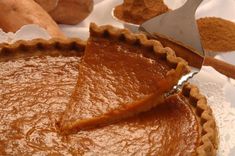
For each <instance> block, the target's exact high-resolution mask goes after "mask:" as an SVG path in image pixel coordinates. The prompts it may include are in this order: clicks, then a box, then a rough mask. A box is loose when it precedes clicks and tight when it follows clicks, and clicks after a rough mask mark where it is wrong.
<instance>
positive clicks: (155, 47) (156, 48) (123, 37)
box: [90, 23, 189, 77]
mask: <svg viewBox="0 0 235 156" xmlns="http://www.w3.org/2000/svg"><path fill="white" fill-rule="evenodd" d="M90 36H92V37H104V38H110V39H115V40H118V41H124V42H126V43H127V44H132V45H135V46H141V47H144V48H149V49H152V51H153V53H154V54H155V55H156V56H157V57H159V58H161V59H163V60H166V61H167V63H168V64H170V65H171V66H172V67H173V68H172V70H170V71H169V72H168V73H167V75H168V74H173V73H178V76H179V77H181V76H182V75H184V74H186V73H187V72H189V66H188V63H187V62H186V61H185V60H184V59H182V58H180V57H177V56H176V55H175V52H174V51H173V50H172V49H171V48H169V47H163V46H162V44H161V43H160V42H159V41H157V40H152V39H148V38H147V36H146V35H144V34H134V33H132V32H130V31H129V30H127V29H119V28H116V27H113V26H111V25H103V26H97V25H96V24H95V23H91V24H90Z"/></svg>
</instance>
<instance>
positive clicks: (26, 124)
mask: <svg viewBox="0 0 235 156" xmlns="http://www.w3.org/2000/svg"><path fill="white" fill-rule="evenodd" d="M92 30H94V31H92ZM112 30H113V31H112ZM116 30H117V29H113V28H110V26H105V27H94V28H92V29H91V36H94V38H93V37H92V42H91V41H88V44H92V45H93V44H97V42H101V43H104V42H105V43H107V44H108V46H110V48H111V49H112V51H111V52H117V51H114V50H113V48H114V47H119V48H118V49H119V50H120V51H122V52H123V49H124V50H125V51H124V53H125V55H124V54H123V55H124V56H125V57H126V56H127V54H126V53H128V57H129V58H134V59H131V60H132V61H133V60H135V61H137V60H138V61H140V62H141V64H145V65H146V66H147V65H149V64H148V63H146V62H151V64H150V65H151V66H150V65H149V66H150V67H151V69H152V68H153V67H152V65H153V64H154V65H155V64H157V65H156V66H158V67H156V68H164V67H165V68H169V67H167V66H166V65H168V64H169V61H167V59H166V58H167V53H171V55H170V56H168V57H170V58H171V57H173V58H176V57H175V56H174V54H173V53H172V50H169V48H163V47H162V46H161V44H160V43H158V45H159V46H160V48H156V51H154V50H153V46H152V44H144V45H145V46H146V47H142V45H143V44H142V43H141V41H143V40H141V39H139V38H137V36H138V35H137V36H136V35H134V34H132V33H129V32H128V31H126V30H119V29H118V31H121V32H122V33H121V34H122V35H116V34H120V33H114V32H115V31H116ZM133 38H134V40H133ZM114 41H115V42H116V43H114ZM133 41H135V42H133ZM145 42H146V43H149V40H147V39H146V38H145ZM151 42H152V41H151ZM107 44H103V46H105V45H107ZM89 46H90V45H88V47H89ZM96 46H97V45H96ZM127 46H128V47H129V48H130V49H134V50H130V51H126V50H127V49H126V47H127ZM159 46H158V47H159ZM0 47H1V48H0V64H1V68H0V93H1V96H0V110H1V111H0V116H1V119H0V155H215V154H216V149H217V130H216V123H215V120H214V117H213V114H212V111H211V109H210V107H209V106H208V104H207V102H206V98H205V97H204V96H203V95H201V94H200V93H199V91H198V89H197V87H195V86H193V85H191V84H186V85H185V86H184V87H183V88H182V90H181V91H179V92H178V93H175V94H173V95H171V96H167V97H165V98H164V99H163V101H161V102H160V103H158V105H157V106H155V107H154V108H152V109H151V110H149V111H146V112H143V113H138V114H136V115H134V116H132V117H129V118H125V119H122V120H121V121H120V120H119V121H118V122H114V123H113V122H111V123H110V124H107V125H105V126H102V127H97V128H96V127H94V128H93V129H89V130H81V131H78V132H76V133H74V131H73V133H71V134H70V133H69V134H68V133H67V135H63V134H61V127H58V122H59V123H60V121H61V118H63V117H64V114H65V113H66V112H67V111H68V110H69V109H68V107H70V106H73V105H71V104H73V102H74V100H80V99H77V98H76V97H77V95H76V94H75V93H77V90H78V88H79V87H78V85H79V83H81V84H82V85H84V84H83V83H82V82H80V81H79V77H80V75H79V74H80V72H81V74H83V75H86V73H85V72H84V71H85V70H84V69H82V68H84V67H89V68H90V66H83V65H84V63H86V62H85V61H84V60H83V59H84V58H85V57H86V56H85V55H87V54H86V52H87V47H86V44H85V43H84V42H82V41H80V40H78V39H68V40H50V41H44V40H34V41H28V42H23V41H20V42H18V43H15V44H13V45H7V44H6V45H1V46H0ZM91 47H92V46H90V48H91ZM94 48H97V52H100V51H99V50H100V49H98V48H102V47H99V46H98V47H94ZM145 48H146V49H145ZM85 49H86V50H85ZM102 49H103V50H104V51H107V49H106V48H102ZM88 50H89V49H88ZM134 51H135V53H134ZM168 51H171V52H168ZM84 52H85V55H84ZM95 52H96V51H93V53H90V54H91V55H96V53H95ZM129 52H130V53H131V54H129ZM88 54H89V53H88ZM101 54H103V57H101V56H100V55H98V54H97V57H98V56H99V57H98V58H100V59H101V58H106V57H108V56H104V55H106V54H110V53H108V52H107V53H106V52H102V53H101ZM111 56H116V55H111ZM118 56H119V57H118V58H119V60H116V61H120V59H125V58H120V57H121V56H122V55H118ZM158 56H160V58H158ZM97 57H87V58H91V59H95V61H97V60H96V59H97ZM81 59H82V61H81ZM146 59H147V60H148V61H146ZM128 60H129V59H128ZM168 60H169V59H168ZM173 60H175V59H173ZM176 60H178V61H173V62H171V63H170V64H171V65H172V67H171V68H176V65H177V64H178V62H179V60H180V62H181V61H182V59H176ZM100 61H101V60H100ZM138 61H137V62H138ZM164 61H165V62H167V63H165V64H164V63H163V62H164ZM120 62H122V61H120ZM82 63H83V65H81V64H82ZM100 63H105V62H102V61H101V62H100ZM111 63H113V64H114V63H116V62H111ZM125 66H126V64H125ZM125 66H123V68H125ZM130 66H131V67H133V66H134V65H130ZM137 66H138V64H137ZM139 66H140V65H139ZM149 66H147V67H149ZM81 67H82V68H81ZM99 67H100V66H99ZM105 67H110V66H108V65H107V66H105ZM131 67H128V69H135V68H134V67H133V68H131ZM144 67H145V66H144ZM154 67H155V66H154ZM184 67H186V66H184ZM182 69H186V68H182ZM107 70H108V69H107ZM146 70H148V69H146ZM98 71H99V70H96V72H97V74H99V72H98ZM101 71H102V70H101ZM108 71H109V70H108ZM117 71H118V72H119V71H120V70H119V69H118V70H117ZM182 71H183V70H182ZM82 72H83V73H82ZM135 72H136V70H135ZM146 72H147V71H144V73H146ZM158 72H159V71H158ZM164 73H167V72H166V71H165V69H164V70H163V71H162V73H158V74H159V75H164ZM127 74H129V73H127ZM158 74H154V76H155V75H158ZM160 77H161V76H160ZM150 78H151V77H150ZM151 79H152V78H151ZM151 79H150V80H151ZM84 80H85V82H87V83H88V80H87V79H84ZM163 80H164V78H163ZM92 81H93V79H92ZM129 82H131V81H128V83H129ZM96 83H97V85H99V83H100V80H99V81H97V82H96ZM128 83H127V85H128ZM92 84H94V83H93V82H92ZM151 84H152V83H151ZM153 84H155V83H153ZM117 85H118V84H117ZM127 88H128V90H129V89H131V88H130V87H127ZM128 90H126V91H123V90H122V91H121V92H123V93H124V92H126V93H129V92H128ZM100 91H102V90H97V94H99V92H100ZM134 91H135V94H137V91H136V90H134ZM80 93H81V94H86V93H87V92H80ZM126 96H127V95H126ZM89 99H90V98H88V99H87V100H89ZM109 101H110V102H112V100H110V99H109ZM114 101H115V99H114ZM82 108H83V111H81V112H82V113H83V112H89V111H90V112H91V113H92V109H91V108H93V106H92V107H91V106H90V105H89V103H86V104H84V105H83V106H82ZM87 110H88V111H87ZM95 111H96V110H95ZM67 113H68V112H67ZM72 113H76V112H72ZM59 126H60V125H59Z"/></svg>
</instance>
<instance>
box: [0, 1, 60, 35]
mask: <svg viewBox="0 0 235 156" xmlns="http://www.w3.org/2000/svg"><path fill="white" fill-rule="evenodd" d="M26 24H38V25H39V26H41V27H43V28H45V29H46V30H47V31H48V33H49V34H50V35H51V36H52V37H64V34H63V33H62V32H61V31H60V29H59V27H58V25H57V24H56V23H55V22H54V20H53V19H52V18H51V17H50V15H49V14H48V13H47V12H46V11H45V10H44V9H43V8H42V7H41V6H40V5H38V4H37V3H36V2H35V1H34V0H0V28H2V29H3V30H4V31H6V32H15V31H17V30H18V29H20V28H21V27H22V26H23V25H26Z"/></svg>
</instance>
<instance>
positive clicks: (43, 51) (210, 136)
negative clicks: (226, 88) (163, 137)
mask: <svg viewBox="0 0 235 156" xmlns="http://www.w3.org/2000/svg"><path fill="white" fill-rule="evenodd" d="M91 27H92V29H91V30H92V31H91V33H92V34H93V35H95V36H97V37H98V36H101V35H105V36H109V35H110V36H112V37H114V38H117V39H121V40H125V41H126V42H128V43H130V44H134V45H135V44H140V45H141V46H145V47H148V48H153V49H154V51H155V53H156V55H159V56H160V57H162V58H164V59H166V60H167V61H168V62H169V63H170V64H172V65H173V66H175V67H176V68H175V69H176V70H179V69H186V68H185V67H186V66H185V61H183V60H182V59H181V58H177V57H175V54H174V52H173V51H172V50H171V49H170V48H164V47H162V45H161V44H160V42H158V41H153V40H151V41H148V40H147V39H146V37H145V36H143V35H132V34H131V33H130V32H128V31H127V30H120V29H116V28H113V27H112V26H104V27H97V26H96V25H94V24H92V25H91ZM117 32H118V33H117ZM67 49H70V50H71V49H72V50H74V53H75V54H77V55H78V56H82V55H83V52H84V49H85V42H83V41H81V40H79V39H68V40H61V39H52V40H49V41H46V40H42V39H36V40H32V41H18V42H17V43H15V44H1V45H0V61H6V60H11V59H17V58H20V57H24V56H25V53H27V56H44V55H52V56H57V55H60V54H61V53H62V54H63V55H70V54H68V53H66V50H67ZM54 50H59V51H60V53H58V52H56V51H54ZM61 51H62V52H61ZM182 67H184V68H182ZM181 71H184V72H185V71H187V70H181ZM180 94H183V95H184V96H185V97H187V98H188V99H189V102H190V103H191V106H192V108H193V110H194V112H195V115H196V116H197V118H198V120H199V123H200V133H201V137H200V138H201V139H200V146H199V147H198V148H197V149H196V152H197V155H199V156H210V155H212V156H213V155H216V149H217V148H218V131H217V128H216V123H215V119H214V117H213V114H212V110H211V108H210V107H209V106H208V104H207V101H206V98H205V97H204V96H203V95H201V94H200V93H199V90H198V88H197V87H196V86H193V85H191V84H189V83H187V84H186V85H184V87H183V88H182V91H181V92H180Z"/></svg>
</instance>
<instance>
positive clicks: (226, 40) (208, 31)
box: [197, 17, 235, 52]
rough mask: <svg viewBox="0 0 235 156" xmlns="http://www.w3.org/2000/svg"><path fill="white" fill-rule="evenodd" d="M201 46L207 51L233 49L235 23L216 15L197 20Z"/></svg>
mask: <svg viewBox="0 0 235 156" xmlns="http://www.w3.org/2000/svg"><path fill="white" fill-rule="evenodd" d="M197 23H198V29H199V31H200V35H201V40H202V44H203V47H204V48H205V50H208V51H215V52H226V51H233V50H235V23H233V22H231V21H228V20H225V19H222V18H217V17H205V18H201V19H199V20H197Z"/></svg>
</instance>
